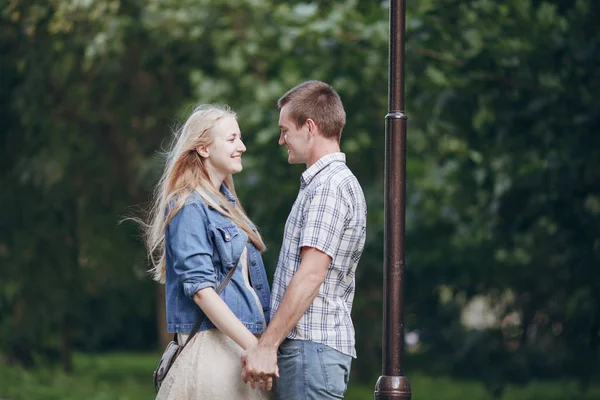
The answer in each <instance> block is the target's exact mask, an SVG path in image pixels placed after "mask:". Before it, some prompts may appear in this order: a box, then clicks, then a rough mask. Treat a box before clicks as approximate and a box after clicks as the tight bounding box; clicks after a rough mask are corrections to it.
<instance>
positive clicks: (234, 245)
mask: <svg viewBox="0 0 600 400" xmlns="http://www.w3.org/2000/svg"><path fill="white" fill-rule="evenodd" d="M215 239H216V240H215V241H216V243H215V244H216V247H217V251H218V252H219V258H220V259H221V263H222V264H223V267H224V268H225V270H229V268H231V267H232V266H233V265H232V264H233V263H234V261H235V260H237V259H238V257H239V256H240V254H242V250H243V249H244V239H243V236H242V235H241V234H240V229H239V228H238V227H237V226H235V225H224V226H216V235H215Z"/></svg>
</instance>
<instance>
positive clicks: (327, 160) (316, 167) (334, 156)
mask: <svg viewBox="0 0 600 400" xmlns="http://www.w3.org/2000/svg"><path fill="white" fill-rule="evenodd" d="M336 161H340V162H343V163H344V164H345V163H346V155H345V154H344V153H342V152H337V153H331V154H327V155H326V156H323V157H321V158H319V160H318V161H317V162H316V163H314V164H313V165H311V166H310V168H308V169H307V170H306V171H304V172H303V173H302V176H301V177H300V187H301V188H304V187H306V185H308V184H309V183H310V181H312V179H313V178H314V177H315V176H316V175H317V174H318V173H319V172H321V171H322V170H323V169H325V167H327V166H328V165H329V164H331V163H333V162H336Z"/></svg>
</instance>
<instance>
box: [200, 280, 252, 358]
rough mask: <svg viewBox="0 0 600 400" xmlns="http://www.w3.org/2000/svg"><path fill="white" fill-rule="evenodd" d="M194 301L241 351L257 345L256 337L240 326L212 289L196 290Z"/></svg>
mask: <svg viewBox="0 0 600 400" xmlns="http://www.w3.org/2000/svg"><path fill="white" fill-rule="evenodd" d="M194 301H195V302H196V304H198V307H200V308H201V309H202V311H204V313H205V314H206V316H207V317H208V318H209V319H210V320H211V322H212V323H213V324H215V326H216V327H217V328H218V329H219V330H220V331H221V332H223V333H224V334H226V335H227V336H229V338H231V340H233V341H234V342H236V343H237V344H238V345H239V346H240V347H241V348H242V349H244V350H246V349H248V348H250V347H253V346H255V345H256V343H258V339H257V338H256V336H254V335H253V334H252V332H250V331H249V330H248V328H246V326H244V324H242V322H241V321H240V320H239V319H238V318H237V317H236V316H235V314H234V313H233V312H232V311H231V309H230V308H229V307H228V306H227V304H225V302H224V301H223V299H221V297H220V296H219V295H218V294H217V292H215V290H214V289H213V288H212V287H207V288H204V289H201V290H198V291H197V292H196V294H195V295H194Z"/></svg>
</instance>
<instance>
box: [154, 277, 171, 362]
mask: <svg viewBox="0 0 600 400" xmlns="http://www.w3.org/2000/svg"><path fill="white" fill-rule="evenodd" d="M156 327H157V329H158V344H159V348H160V349H161V350H162V349H164V348H165V347H167V344H168V343H169V342H170V341H171V338H172V337H173V335H172V334H170V333H169V332H168V331H167V310H166V305H165V285H163V284H161V283H157V284H156Z"/></svg>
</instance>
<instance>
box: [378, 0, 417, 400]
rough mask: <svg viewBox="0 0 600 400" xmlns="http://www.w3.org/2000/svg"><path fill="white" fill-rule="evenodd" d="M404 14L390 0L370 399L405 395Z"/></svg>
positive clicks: (406, 399) (399, 3) (401, 2)
mask: <svg viewBox="0 0 600 400" xmlns="http://www.w3.org/2000/svg"><path fill="white" fill-rule="evenodd" d="M405 14H406V3H405V0H391V1H390V54H389V57H390V66H389V93H388V99H389V103H388V114H387V115H386V116H385V120H386V126H385V189H384V199H385V227H384V241H385V243H384V251H383V253H384V254H383V258H384V260H383V262H384V283H383V289H384V294H383V298H384V305H383V375H382V376H380V377H379V379H378V380H377V384H376V386H375V400H388V399H389V400H392V399H393V400H398V399H402V400H410V399H411V392H410V384H409V382H408V379H407V378H406V377H405V376H404V215H405V208H406V207H405V204H406V203H405V198H406V115H405V114H404V43H405V31H406V28H405V20H406V17H405Z"/></svg>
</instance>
